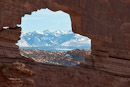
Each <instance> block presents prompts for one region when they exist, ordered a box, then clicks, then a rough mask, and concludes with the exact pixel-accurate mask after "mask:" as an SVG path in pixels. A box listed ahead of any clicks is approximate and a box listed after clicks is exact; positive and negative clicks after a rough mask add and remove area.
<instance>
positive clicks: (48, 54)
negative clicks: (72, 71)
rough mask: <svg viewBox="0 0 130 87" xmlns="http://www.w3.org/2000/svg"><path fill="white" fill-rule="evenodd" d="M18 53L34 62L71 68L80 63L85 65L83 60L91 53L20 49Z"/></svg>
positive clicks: (76, 50) (87, 51)
mask: <svg viewBox="0 0 130 87" xmlns="http://www.w3.org/2000/svg"><path fill="white" fill-rule="evenodd" d="M20 53H21V55H22V56H25V57H27V58H31V59H33V60H35V61H36V62H41V63H48V64H56V65H70V66H73V65H77V64H80V63H81V62H82V63H85V58H86V56H88V55H90V53H91V51H90V50H87V49H75V50H71V51H67V52H60V51H44V50H37V49H20Z"/></svg>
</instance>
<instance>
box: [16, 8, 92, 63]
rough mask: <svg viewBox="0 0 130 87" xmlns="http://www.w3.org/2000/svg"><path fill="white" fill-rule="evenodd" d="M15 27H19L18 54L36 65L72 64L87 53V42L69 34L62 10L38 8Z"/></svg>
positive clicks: (67, 18)
mask: <svg viewBox="0 0 130 87" xmlns="http://www.w3.org/2000/svg"><path fill="white" fill-rule="evenodd" d="M17 26H21V27H22V35H21V39H20V40H19V42H18V43H17V45H18V46H19V47H20V49H21V54H22V55H24V56H26V57H31V58H32V59H34V60H36V61H37V62H43V63H51V64H60V65H76V64H79V63H80V62H85V56H87V55H89V54H90V48H91V40H90V39H89V38H87V37H84V36H81V35H79V34H74V33H73V32H72V24H71V18H70V15H69V14H67V13H65V12H63V11H57V12H53V11H51V10H49V9H41V10H38V11H36V12H32V14H31V15H25V16H24V17H23V18H22V23H21V25H17ZM87 49H88V50H87Z"/></svg>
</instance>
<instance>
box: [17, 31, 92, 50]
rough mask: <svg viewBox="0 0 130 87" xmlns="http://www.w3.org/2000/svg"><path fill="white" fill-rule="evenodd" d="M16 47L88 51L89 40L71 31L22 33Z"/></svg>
mask: <svg viewBox="0 0 130 87" xmlns="http://www.w3.org/2000/svg"><path fill="white" fill-rule="evenodd" d="M17 45H18V46H19V47H20V48H24V49H40V50H50V51H68V50H72V49H90V47H91V40H90V39H89V38H87V37H84V36H81V35H79V34H74V33H73V32H72V31H50V30H45V31H43V32H38V31H34V32H23V33H22V35H21V40H19V41H18V43H17Z"/></svg>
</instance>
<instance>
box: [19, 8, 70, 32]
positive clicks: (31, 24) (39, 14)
mask: <svg viewBox="0 0 130 87" xmlns="http://www.w3.org/2000/svg"><path fill="white" fill-rule="evenodd" d="M21 27H22V32H32V31H36V30H37V31H40V32H42V31H44V30H53V31H56V30H65V31H66V30H71V29H72V28H71V19H70V16H69V14H67V13H64V12H63V11H57V12H53V11H51V10H49V9H41V10H38V11H36V12H32V14H31V15H25V16H24V17H22V23H21Z"/></svg>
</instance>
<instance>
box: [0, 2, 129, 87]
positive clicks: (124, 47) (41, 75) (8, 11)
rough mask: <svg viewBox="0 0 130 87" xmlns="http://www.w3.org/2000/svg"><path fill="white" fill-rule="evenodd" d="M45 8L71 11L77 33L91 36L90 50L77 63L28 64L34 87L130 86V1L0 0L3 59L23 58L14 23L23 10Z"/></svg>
mask: <svg viewBox="0 0 130 87" xmlns="http://www.w3.org/2000/svg"><path fill="white" fill-rule="evenodd" d="M41 8H49V9H51V10H53V11H57V10H62V11H64V12H66V13H69V14H70V16H71V20H72V27H73V31H74V32H75V33H79V34H82V35H84V36H88V37H89V38H90V39H91V40H92V53H91V55H90V56H88V57H87V58H86V63H85V64H81V65H80V66H77V67H59V66H48V65H47V66H46V65H40V64H39V65H38V66H37V65H35V64H27V66H32V67H34V68H33V69H32V71H33V72H35V74H36V75H35V77H33V76H32V81H34V85H33V86H34V87H61V86H62V87H129V86H130V79H129V78H130V44H129V43H130V40H129V38H130V35H129V34H130V0H0V10H1V11H0V57H1V59H0V61H2V60H3V58H7V57H8V59H7V60H11V59H12V60H14V61H15V60H17V59H16V58H18V57H20V54H19V51H18V47H17V46H15V43H16V42H17V40H18V39H19V36H20V30H19V28H17V27H16V25H17V24H21V17H23V16H24V15H25V14H31V12H33V11H37V10H39V9H41ZM6 26H8V27H9V28H8V29H7V30H4V29H3V27H6ZM11 57H12V58H11ZM10 58H11V59H10ZM7 60H6V61H7ZM19 60H20V59H19ZM21 60H22V59H21ZM26 61H27V60H26ZM2 63H3V62H2ZM4 63H5V62H4ZM8 63H9V62H8ZM24 63H27V62H24ZM81 67H84V68H81ZM7 70H10V68H9V69H7ZM0 72H2V71H0ZM12 72H15V71H12ZM0 76H3V75H0ZM15 76H16V75H15ZM3 77H4V76H3ZM19 78H20V77H19ZM25 78H26V77H25ZM2 79H4V78H2ZM2 79H0V82H3V81H1V80H2ZM12 80H13V81H15V80H17V81H18V83H17V84H19V86H17V85H16V86H12V87H26V86H24V85H21V84H22V80H20V79H17V78H13V79H12V77H11V81H12ZM20 81H21V82H20ZM25 82H27V81H25ZM0 86H1V87H6V86H4V85H1V84H0ZM31 86H32V85H31ZM31 86H30V87H31ZM7 87H8V86H7ZM9 87H11V86H9ZM27 87H29V86H27Z"/></svg>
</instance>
